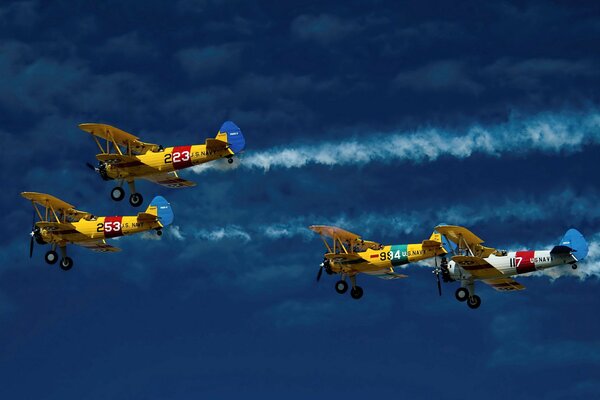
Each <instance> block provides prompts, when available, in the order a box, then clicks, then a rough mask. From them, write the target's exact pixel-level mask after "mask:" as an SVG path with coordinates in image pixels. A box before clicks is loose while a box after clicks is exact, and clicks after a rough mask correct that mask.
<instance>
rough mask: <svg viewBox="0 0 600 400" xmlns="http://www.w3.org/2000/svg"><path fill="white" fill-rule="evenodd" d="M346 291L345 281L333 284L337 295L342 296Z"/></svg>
mask: <svg viewBox="0 0 600 400" xmlns="http://www.w3.org/2000/svg"><path fill="white" fill-rule="evenodd" d="M347 290H348V284H347V283H346V281H337V282H336V283H335V291H336V292H338V293H339V294H344V293H346V291H347Z"/></svg>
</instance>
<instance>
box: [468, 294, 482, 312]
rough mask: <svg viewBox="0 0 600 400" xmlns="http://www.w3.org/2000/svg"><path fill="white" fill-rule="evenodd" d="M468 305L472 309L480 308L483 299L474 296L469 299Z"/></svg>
mask: <svg viewBox="0 0 600 400" xmlns="http://www.w3.org/2000/svg"><path fill="white" fill-rule="evenodd" d="M467 305H468V306H469V308H472V309H475V308H479V306H480V305H481V298H480V297H479V296H477V295H476V294H474V295H473V296H470V297H469V300H467Z"/></svg>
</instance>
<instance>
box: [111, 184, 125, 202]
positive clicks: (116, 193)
mask: <svg viewBox="0 0 600 400" xmlns="http://www.w3.org/2000/svg"><path fill="white" fill-rule="evenodd" d="M110 198H111V199H113V200H114V201H121V200H123V199H124V198H125V191H124V190H123V188H122V187H120V186H117V187H115V188H113V190H111V191H110Z"/></svg>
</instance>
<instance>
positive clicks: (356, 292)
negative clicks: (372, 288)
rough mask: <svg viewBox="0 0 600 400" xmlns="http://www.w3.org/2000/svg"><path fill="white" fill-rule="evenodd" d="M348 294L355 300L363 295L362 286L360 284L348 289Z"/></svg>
mask: <svg viewBox="0 0 600 400" xmlns="http://www.w3.org/2000/svg"><path fill="white" fill-rule="evenodd" d="M350 296H352V298H353V299H355V300H358V299H360V298H361V297H362V296H363V290H362V288H361V287H360V286H357V287H354V288H352V290H350Z"/></svg>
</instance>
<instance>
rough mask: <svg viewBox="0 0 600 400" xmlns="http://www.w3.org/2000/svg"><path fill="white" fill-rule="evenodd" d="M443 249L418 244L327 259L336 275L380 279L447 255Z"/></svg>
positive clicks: (335, 255) (334, 255) (396, 245)
mask: <svg viewBox="0 0 600 400" xmlns="http://www.w3.org/2000/svg"><path fill="white" fill-rule="evenodd" d="M445 253H446V252H445V251H444V249H443V248H441V247H431V246H429V247H425V246H423V244H422V243H418V244H395V245H386V246H381V248H377V249H370V248H369V249H366V251H358V252H354V253H353V254H354V255H356V256H358V257H360V259H358V258H352V259H345V258H344V257H343V253H342V256H340V253H327V254H325V257H326V258H327V259H329V260H330V265H331V270H332V271H333V272H335V273H344V274H348V275H351V274H356V273H358V272H357V271H360V273H365V274H368V275H375V276H380V277H386V276H389V277H390V278H391V277H393V275H390V271H393V268H394V267H397V266H401V265H406V264H409V263H411V262H416V261H421V260H426V259H428V258H432V257H435V256H437V255H441V254H445Z"/></svg>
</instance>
